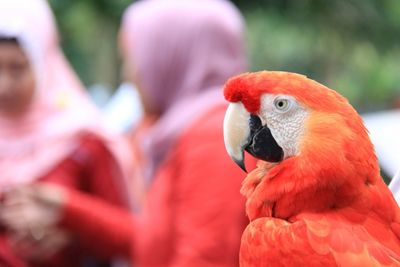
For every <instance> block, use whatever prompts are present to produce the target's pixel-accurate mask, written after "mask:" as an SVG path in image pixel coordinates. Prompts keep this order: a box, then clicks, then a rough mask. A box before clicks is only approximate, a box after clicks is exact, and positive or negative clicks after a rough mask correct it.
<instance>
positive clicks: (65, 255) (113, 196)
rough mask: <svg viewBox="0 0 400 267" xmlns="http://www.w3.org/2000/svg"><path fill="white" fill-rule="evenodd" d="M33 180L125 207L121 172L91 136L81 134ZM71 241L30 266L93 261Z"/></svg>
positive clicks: (66, 265) (68, 266) (64, 265)
mask: <svg viewBox="0 0 400 267" xmlns="http://www.w3.org/2000/svg"><path fill="white" fill-rule="evenodd" d="M37 181H38V182H50V183H55V184H59V185H62V186H64V187H67V188H71V189H75V190H79V191H81V192H85V193H87V194H88V195H90V196H92V197H95V199H101V200H102V201H103V202H105V203H109V204H110V205H112V206H113V207H120V208H126V207H127V201H126V195H125V193H123V190H122V189H123V187H122V186H123V184H122V176H121V171H120V169H119V167H118V165H117V163H116V161H115V159H114V156H113V155H112V154H111V153H110V151H109V150H108V148H107V147H106V146H105V144H104V142H103V141H102V139H100V138H99V137H97V136H95V135H94V134H91V133H85V134H82V136H81V137H80V145H79V147H78V148H77V149H76V150H75V151H74V152H73V153H72V154H71V155H70V156H69V157H68V158H66V159H65V160H63V161H62V162H61V163H60V164H58V166H56V167H55V168H54V169H52V170H51V171H50V172H49V173H48V174H46V175H44V176H43V177H41V178H40V179H38V180H37ZM74 240H76V241H75V242H73V243H72V244H71V246H69V247H67V248H66V249H64V250H63V251H61V252H60V253H57V255H55V256H54V257H52V258H51V259H48V260H46V261H45V262H40V263H30V266H38V267H47V266H48V267H50V266H58V267H72V266H82V262H84V261H87V260H88V259H89V258H92V259H93V254H91V253H90V248H89V247H85V246H84V244H82V243H80V242H79V240H78V239H77V238H75V239H74ZM0 252H1V251H0ZM0 254H1V253H0ZM97 258H98V257H97ZM0 265H1V264H0ZM1 266H3V265H1ZM10 266H11V265H10Z"/></svg>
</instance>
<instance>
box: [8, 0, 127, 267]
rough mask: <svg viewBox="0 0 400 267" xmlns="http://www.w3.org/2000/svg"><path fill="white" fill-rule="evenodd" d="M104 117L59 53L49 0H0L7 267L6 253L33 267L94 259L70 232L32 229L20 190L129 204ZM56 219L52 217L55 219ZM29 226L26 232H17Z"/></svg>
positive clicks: (53, 228) (42, 227) (78, 263)
mask: <svg viewBox="0 0 400 267" xmlns="http://www.w3.org/2000/svg"><path fill="white" fill-rule="evenodd" d="M97 119H98V112H97V111H96V109H95V107H94V106H93V105H92V103H91V102H90V101H89V98H87V96H86V95H85V92H84V89H83V88H82V86H81V84H80V82H79V80H78V79H77V77H76V75H75V74H74V72H73V71H72V69H71V68H70V66H69V65H68V63H67V62H66V60H65V58H64V56H63V54H62V52H61V50H60V48H59V43H58V36H57V30H56V26H55V21H54V18H53V15H52V13H51V10H50V8H49V6H48V3H47V2H46V1H44V0H29V1H25V0H0V190H1V197H2V203H1V205H0V218H1V221H0V223H1V225H2V228H1V232H0V262H1V265H2V266H4V265H3V261H1V260H2V258H1V255H2V254H6V255H7V256H8V257H9V258H10V259H13V260H14V261H15V262H18V264H26V265H28V266H83V265H84V264H85V262H86V261H90V260H91V254H90V251H89V250H88V249H87V248H85V247H83V246H82V244H80V243H79V242H78V240H77V239H76V238H75V236H74V235H73V234H71V233H70V232H68V231H65V230H62V229H60V228H57V227H56V226H54V225H51V226H49V227H48V225H36V226H34V225H30V224H29V218H30V216H36V215H38V214H37V213H35V211H34V209H32V208H31V206H29V205H27V206H24V205H14V204H16V202H14V196H13V192H12V190H13V189H14V188H16V187H19V186H21V185H27V184H32V183H36V182H49V183H54V184H58V185H60V186H63V187H65V188H73V189H76V190H80V191H83V192H86V193H87V194H90V195H92V196H93V197H96V198H99V199H102V200H103V201H105V202H107V203H110V205H115V206H116V207H117V206H118V207H121V208H122V207H126V206H127V196H126V194H125V193H124V191H123V181H122V170H121V168H120V167H119V165H118V164H117V160H116V158H115V156H114V155H113V153H112V152H111V150H110V149H109V147H108V146H109V145H110V143H111V141H109V140H107V141H106V139H105V138H103V135H102V133H100V130H99V129H98V126H97V125H96V123H97V122H98V120H97ZM20 208H22V209H24V210H25V211H26V212H27V213H25V215H24V216H23V217H19V219H18V220H16V221H14V222H13V224H12V225H11V224H9V223H8V221H7V218H8V219H9V218H14V217H15V215H16V214H20V213H19V212H20ZM44 216H45V217H46V216H47V214H46V215H44ZM51 216H53V217H54V214H52V215H49V217H46V219H47V220H49V221H52V220H54V218H53V217H51ZM21 227H22V228H24V229H25V231H15V230H16V229H21ZM11 250H12V251H11ZM24 262H25V263H24ZM94 262H96V260H94ZM97 262H99V263H100V262H102V260H101V259H98V261H97ZM4 264H5V265H6V266H7V264H6V263H4ZM8 265H10V266H12V264H8ZM91 266H92V265H91ZM94 266H96V265H94Z"/></svg>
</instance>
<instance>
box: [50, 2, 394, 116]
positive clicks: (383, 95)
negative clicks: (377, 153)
mask: <svg viewBox="0 0 400 267" xmlns="http://www.w3.org/2000/svg"><path fill="white" fill-rule="evenodd" d="M199 1H200V2H201V0H199ZM131 2H132V1H131V0H50V4H51V6H52V7H53V9H54V11H55V14H56V18H57V21H58V24H59V28H60V33H61V38H62V45H63V48H64V51H65V53H66V55H67V57H68V58H69V59H70V61H71V63H72V64H73V66H74V67H75V69H76V71H77V72H78V74H79V75H80V77H81V79H82V80H83V81H84V83H85V84H86V85H87V86H89V85H91V84H93V83H101V84H104V85H106V86H109V87H111V88H114V87H115V86H116V85H117V84H118V83H119V80H120V77H119V65H120V64H119V58H118V52H117V45H116V38H117V32H118V27H119V24H120V18H121V14H122V12H123V10H124V8H125V7H126V6H128V5H129V4H130V3H131ZM233 2H235V4H236V5H237V6H238V7H239V8H240V9H241V11H242V12H243V14H244V17H245V19H246V22H247V46H248V51H249V52H248V53H249V57H250V69H251V70H261V69H269V70H286V71H294V72H299V73H303V74H306V75H307V76H309V77H311V78H313V79H316V80H318V81H319V82H321V83H324V84H326V85H328V86H329V87H331V88H334V89H336V90H338V91H339V92H341V93H342V94H344V95H345V96H346V97H348V98H349V99H350V101H351V102H352V104H353V105H355V106H356V107H357V108H358V110H359V111H371V110H378V109H385V108H389V107H391V106H392V105H393V104H394V102H395V99H399V97H400V86H399V85H400V1H398V0H252V1H250V0H236V1H233Z"/></svg>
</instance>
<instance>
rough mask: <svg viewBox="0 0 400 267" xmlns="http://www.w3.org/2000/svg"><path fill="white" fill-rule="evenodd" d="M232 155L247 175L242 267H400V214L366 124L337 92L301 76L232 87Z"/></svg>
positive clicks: (268, 76) (247, 76)
mask: <svg viewBox="0 0 400 267" xmlns="http://www.w3.org/2000/svg"><path fill="white" fill-rule="evenodd" d="M224 95H225V98H226V99H227V100H228V101H229V102H231V103H230V104H229V107H228V109H227V112H226V116H225V120H224V139H225V145H226V148H227V152H228V154H229V155H230V156H231V157H232V159H233V160H234V161H235V162H236V163H238V164H239V166H241V167H242V168H243V169H244V170H245V166H244V163H243V162H244V151H247V152H248V153H249V154H251V155H252V156H254V157H256V158H258V159H259V162H258V166H257V168H256V169H254V170H253V171H252V172H250V173H249V174H248V175H247V177H246V178H245V180H244V181H243V186H242V189H241V192H242V194H244V195H245V196H246V198H247V202H246V212H247V215H248V217H249V219H250V222H249V224H248V226H247V228H246V229H245V231H244V233H243V236H242V240H241V248H240V266H242V267H261V266H284V267H290V266H301V267H308V266H310V267H313V266H324V267H330V266H349V267H350V266H351V267H354V266H360V267H368V266H400V213H399V208H398V206H397V204H396V202H395V200H394V198H393V196H392V194H391V193H390V191H389V189H388V188H387V186H386V185H385V184H384V182H383V179H382V178H381V176H380V173H379V165H378V162H377V158H376V155H375V152H374V148H373V145H372V144H371V141H370V139H369V137H368V133H367V130H366V128H365V127H364V124H363V122H362V119H361V117H360V116H359V115H358V114H357V112H356V111H355V110H354V108H353V107H352V106H351V105H350V104H349V102H348V101H347V100H346V99H345V98H344V97H343V96H341V95H340V94H338V93H337V92H335V91H333V90H331V89H329V88H327V87H325V86H323V85H321V84H319V83H317V82H315V81H313V80H311V79H308V78H307V77H305V76H303V75H299V74H295V73H288V72H273V71H271V72H270V71H262V72H255V73H244V74H241V75H239V76H236V77H233V78H231V79H230V80H228V82H227V83H226V84H225V88H224Z"/></svg>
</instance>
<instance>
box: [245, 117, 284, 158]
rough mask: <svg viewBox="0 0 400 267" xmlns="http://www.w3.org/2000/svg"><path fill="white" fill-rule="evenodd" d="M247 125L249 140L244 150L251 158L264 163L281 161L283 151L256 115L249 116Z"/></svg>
mask: <svg viewBox="0 0 400 267" xmlns="http://www.w3.org/2000/svg"><path fill="white" fill-rule="evenodd" d="M249 124H250V138H249V143H248V145H247V146H246V147H245V150H246V151H247V152H249V153H250V154H251V155H252V156H253V157H255V158H258V159H261V160H264V161H268V162H279V161H282V160H283V156H284V153H283V149H282V148H281V147H280V146H279V145H278V143H277V142H276V140H275V138H274V137H273V136H272V133H271V130H270V129H269V128H268V127H267V125H265V126H262V124H261V120H260V118H259V117H258V116H256V115H251V116H250V121H249Z"/></svg>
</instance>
